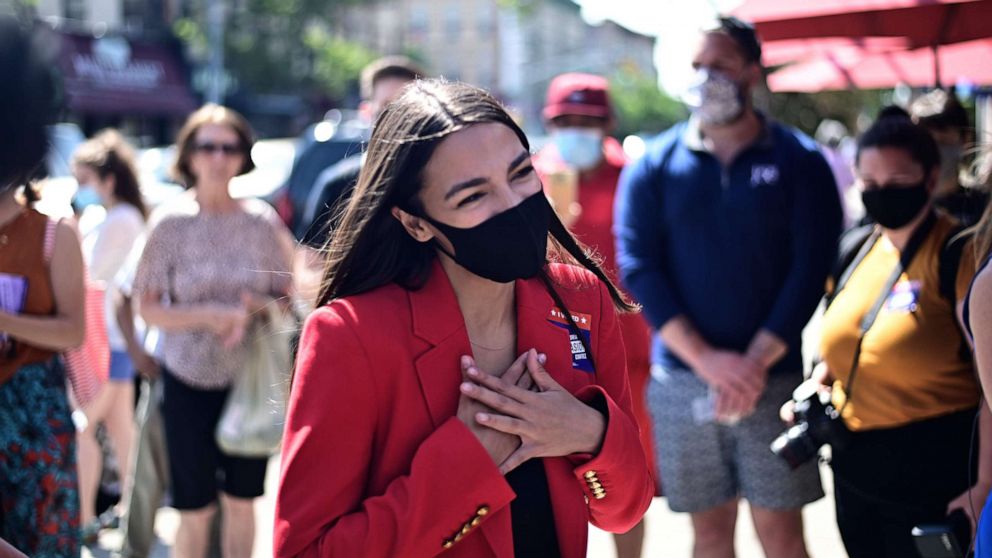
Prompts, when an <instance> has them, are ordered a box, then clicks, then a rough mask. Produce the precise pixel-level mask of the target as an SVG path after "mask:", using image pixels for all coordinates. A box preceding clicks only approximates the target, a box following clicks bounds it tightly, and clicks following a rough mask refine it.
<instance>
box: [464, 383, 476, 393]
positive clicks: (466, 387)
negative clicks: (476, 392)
mask: <svg viewBox="0 0 992 558" xmlns="http://www.w3.org/2000/svg"><path fill="white" fill-rule="evenodd" d="M461 388H462V391H464V392H465V393H471V392H472V390H473V389H475V386H473V385H472V384H470V383H469V382H463V383H462V385H461Z"/></svg>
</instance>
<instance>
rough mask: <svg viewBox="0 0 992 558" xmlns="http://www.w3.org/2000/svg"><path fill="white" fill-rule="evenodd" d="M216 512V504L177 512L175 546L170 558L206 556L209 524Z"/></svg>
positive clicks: (198, 557)
mask: <svg viewBox="0 0 992 558" xmlns="http://www.w3.org/2000/svg"><path fill="white" fill-rule="evenodd" d="M216 512H217V505H216V504H210V505H209V506H207V507H205V508H201V509H198V510H183V511H180V512H179V529H178V530H177V531H176V544H175V546H173V547H172V558H204V557H205V556H206V555H207V541H208V540H209V539H210V524H211V522H212V521H211V520H212V518H213V516H214V514H215V513H216Z"/></svg>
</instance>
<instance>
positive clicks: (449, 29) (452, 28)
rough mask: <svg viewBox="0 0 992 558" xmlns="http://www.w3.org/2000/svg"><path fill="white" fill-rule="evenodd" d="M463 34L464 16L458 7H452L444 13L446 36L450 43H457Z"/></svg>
mask: <svg viewBox="0 0 992 558" xmlns="http://www.w3.org/2000/svg"><path fill="white" fill-rule="evenodd" d="M461 34H462V14H461V10H459V9H458V6H456V5H452V6H448V8H447V9H446V10H445V11H444V36H445V38H447V39H448V40H449V41H457V40H458V38H459V36H461Z"/></svg>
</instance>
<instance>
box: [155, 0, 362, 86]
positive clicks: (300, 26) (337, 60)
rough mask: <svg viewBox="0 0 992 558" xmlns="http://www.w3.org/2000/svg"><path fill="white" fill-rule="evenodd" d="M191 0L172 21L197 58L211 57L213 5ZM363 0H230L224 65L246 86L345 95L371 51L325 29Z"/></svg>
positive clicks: (210, 0)
mask: <svg viewBox="0 0 992 558" xmlns="http://www.w3.org/2000/svg"><path fill="white" fill-rule="evenodd" d="M213 1H217V0H190V1H188V2H186V3H185V4H184V6H183V14H182V17H181V18H179V19H177V20H176V22H175V23H174V25H173V30H174V32H175V33H176V35H177V36H178V37H179V38H180V39H182V40H183V41H184V42H185V43H186V45H187V48H188V51H189V53H190V55H191V57H192V58H193V60H194V61H196V62H199V63H201V64H205V63H206V61H207V59H208V57H209V48H210V44H209V32H210V27H209V13H208V10H209V6H210V4H211V2H213ZM361 1H362V0H246V1H244V2H231V1H230V0H228V1H227V2H226V3H225V7H226V9H227V14H226V17H225V25H224V29H225V33H224V62H225V68H226V69H227V71H228V72H229V73H230V74H231V75H232V77H233V78H234V79H235V80H236V81H237V83H238V84H239V86H240V87H241V88H244V89H247V90H250V91H252V92H256V93H306V92H310V91H313V90H318V91H319V92H321V93H323V94H324V95H326V96H328V97H331V98H332V99H335V100H339V101H340V100H342V99H343V97H344V96H345V94H346V93H347V91H348V88H349V84H351V83H353V82H354V81H356V80H357V79H358V72H359V70H360V69H361V66H362V65H363V64H364V63H365V62H367V61H368V60H369V59H370V57H371V56H372V55H371V53H369V52H368V51H366V50H364V49H362V48H361V47H360V46H357V45H355V44H352V43H348V42H347V41H344V40H340V39H335V38H331V37H330V36H329V35H328V34H327V33H326V31H325V30H326V29H330V28H331V27H332V25H331V24H332V22H333V21H334V19H335V18H336V17H337V16H338V15H339V13H340V10H341V9H343V8H344V7H346V6H348V5H350V4H356V3H359V2H361Z"/></svg>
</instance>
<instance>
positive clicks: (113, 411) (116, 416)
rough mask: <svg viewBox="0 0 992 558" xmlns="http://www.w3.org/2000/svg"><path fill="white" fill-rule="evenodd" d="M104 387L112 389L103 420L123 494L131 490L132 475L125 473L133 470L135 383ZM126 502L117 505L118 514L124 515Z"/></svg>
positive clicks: (111, 384) (128, 382) (120, 383)
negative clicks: (115, 459) (115, 458)
mask: <svg viewBox="0 0 992 558" xmlns="http://www.w3.org/2000/svg"><path fill="white" fill-rule="evenodd" d="M104 389H107V390H110V392H111V401H110V408H109V409H107V416H106V418H105V419H104V421H103V424H104V426H106V427H107V434H108V435H109V436H110V441H111V443H112V444H113V446H114V455H115V456H116V457H117V467H118V468H119V469H120V471H121V478H122V479H124V483H123V485H122V486H121V494H128V492H129V491H130V488H131V487H130V485H129V484H128V483H129V482H130V480H131V479H130V475H125V474H124V472H125V471H130V470H131V445H132V444H133V443H134V383H132V382H131V381H130V380H129V381H127V382H114V381H111V382H108V383H107V385H106V386H105V387H104ZM123 512H124V502H123V498H122V499H121V503H120V504H118V506H117V514H118V515H123Z"/></svg>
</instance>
